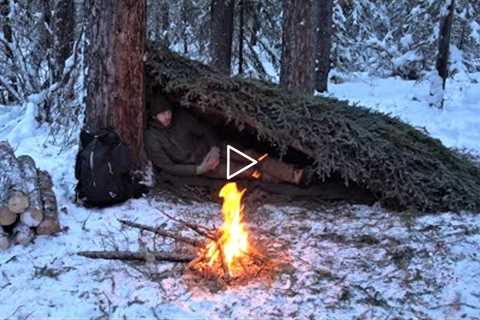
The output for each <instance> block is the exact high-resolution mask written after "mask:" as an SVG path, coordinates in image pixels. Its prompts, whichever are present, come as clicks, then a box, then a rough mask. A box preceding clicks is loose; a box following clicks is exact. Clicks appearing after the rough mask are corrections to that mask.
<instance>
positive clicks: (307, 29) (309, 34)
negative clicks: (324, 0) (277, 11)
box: [280, 0, 315, 93]
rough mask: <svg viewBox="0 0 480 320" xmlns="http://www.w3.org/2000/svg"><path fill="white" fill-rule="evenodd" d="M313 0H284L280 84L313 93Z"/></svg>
mask: <svg viewBox="0 0 480 320" xmlns="http://www.w3.org/2000/svg"><path fill="white" fill-rule="evenodd" d="M313 7H314V5H313V0H285V1H284V10H283V15H284V16H283V32H282V61H281V70H280V85H281V86H282V87H284V88H288V89H298V90H301V91H303V92H305V93H313V90H314V88H315V79H314V67H315V61H314V60H315V41H314V40H315V32H314V23H313V9H314V8H313Z"/></svg>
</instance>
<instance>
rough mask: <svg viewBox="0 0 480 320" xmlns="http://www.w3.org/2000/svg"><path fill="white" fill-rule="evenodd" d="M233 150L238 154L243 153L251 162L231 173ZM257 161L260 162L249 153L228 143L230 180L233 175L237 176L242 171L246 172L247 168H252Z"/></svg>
mask: <svg viewBox="0 0 480 320" xmlns="http://www.w3.org/2000/svg"><path fill="white" fill-rule="evenodd" d="M231 151H233V152H235V153H236V154H238V155H241V156H242V157H243V158H245V159H247V160H248V161H249V162H250V163H249V164H248V165H246V166H244V167H243V168H241V169H239V170H237V171H235V172H234V173H231V172H230V171H231V163H230V160H231V156H230V153H231ZM257 163H258V161H257V160H256V159H253V158H252V157H250V156H249V155H247V154H245V153H243V152H241V151H240V150H238V149H236V148H234V147H232V146H231V145H227V180H230V179H232V178H233V177H235V176H236V175H239V174H240V173H242V172H244V171H245V170H248V169H250V168H251V167H253V166H254V165H256V164H257Z"/></svg>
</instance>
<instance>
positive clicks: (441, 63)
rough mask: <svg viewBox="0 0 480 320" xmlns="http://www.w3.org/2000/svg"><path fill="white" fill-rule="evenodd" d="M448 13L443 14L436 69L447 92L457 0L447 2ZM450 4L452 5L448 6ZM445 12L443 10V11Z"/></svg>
mask: <svg viewBox="0 0 480 320" xmlns="http://www.w3.org/2000/svg"><path fill="white" fill-rule="evenodd" d="M446 1H447V4H446V10H447V12H442V13H441V14H442V16H441V18H440V30H439V39H438V56H437V63H436V68H437V71H438V75H439V76H440V77H441V78H442V88H443V90H445V85H446V82H447V78H448V58H449V55H450V34H451V31H452V24H453V16H454V13H455V0H446ZM448 2H450V4H448ZM442 11H443V10H442Z"/></svg>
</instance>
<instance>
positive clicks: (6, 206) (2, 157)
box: [0, 141, 60, 251]
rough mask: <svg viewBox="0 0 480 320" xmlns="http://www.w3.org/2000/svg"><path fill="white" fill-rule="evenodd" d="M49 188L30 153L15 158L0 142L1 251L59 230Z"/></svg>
mask: <svg viewBox="0 0 480 320" xmlns="http://www.w3.org/2000/svg"><path fill="white" fill-rule="evenodd" d="M52 187H53V184H52V179H51V177H50V175H49V174H48V173H47V172H45V171H41V170H39V169H37V167H36V165H35V161H34V160H33V159H32V158H31V157H30V156H20V157H18V158H16V157H15V154H14V152H13V149H12V147H11V146H10V145H9V144H8V143H7V142H4V141H2V142H0V251H1V250H6V249H8V248H9V247H10V245H12V244H22V245H26V244H28V243H30V242H31V241H32V240H33V238H34V237H35V235H36V234H37V235H40V234H44V235H51V234H54V233H56V232H58V231H59V230H60V225H59V222H58V213H57V200H56V198H55V193H54V192H53V190H52Z"/></svg>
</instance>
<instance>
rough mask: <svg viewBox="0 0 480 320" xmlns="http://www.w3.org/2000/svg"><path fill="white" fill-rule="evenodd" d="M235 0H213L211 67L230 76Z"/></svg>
mask: <svg viewBox="0 0 480 320" xmlns="http://www.w3.org/2000/svg"><path fill="white" fill-rule="evenodd" d="M234 8H235V2H234V0H212V6H211V32H210V56H211V65H212V66H214V67H216V68H217V69H218V70H219V71H220V72H222V73H223V74H227V75H229V74H230V72H231V63H232V42H233V12H234Z"/></svg>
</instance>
